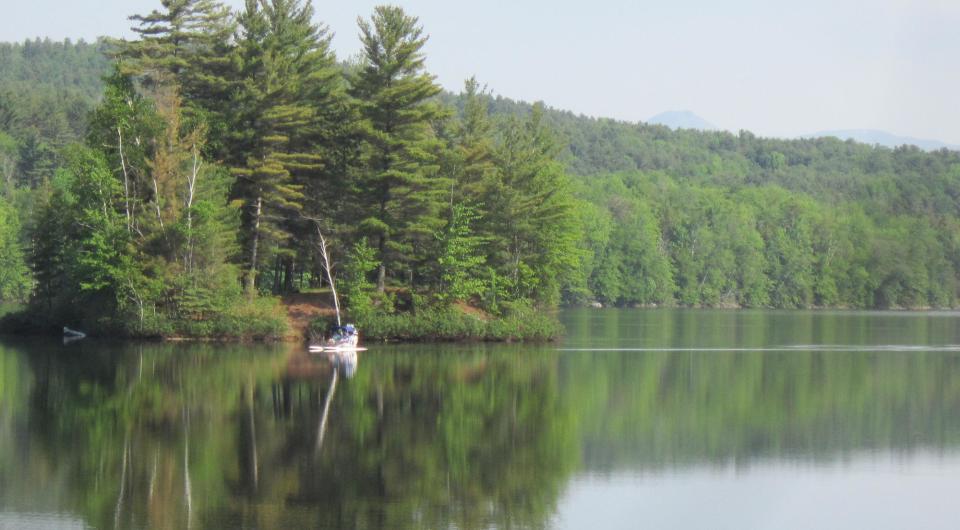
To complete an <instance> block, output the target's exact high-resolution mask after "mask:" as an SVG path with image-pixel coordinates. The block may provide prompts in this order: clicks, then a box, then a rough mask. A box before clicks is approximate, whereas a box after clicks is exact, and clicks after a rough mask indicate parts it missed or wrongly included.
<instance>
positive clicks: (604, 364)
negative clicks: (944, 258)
mask: <svg viewBox="0 0 960 530" xmlns="http://www.w3.org/2000/svg"><path fill="white" fill-rule="evenodd" d="M562 317H563V319H564V321H565V323H566V324H567V328H568V336H567V338H566V340H565V341H563V342H562V343H560V344H558V345H550V346H533V347H531V346H515V345H514V346H511V345H477V346H462V345H453V346H450V345H444V346H384V345H370V350H369V351H366V352H361V353H360V354H359V356H358V357H357V358H349V357H343V358H328V357H326V356H322V355H320V356H318V355H309V354H307V353H305V352H303V351H301V350H300V349H299V348H292V347H290V346H288V345H284V346H249V345H246V346H235V345H172V344H122V343H109V342H96V341H89V340H85V341H81V342H79V343H73V344H69V345H63V344H60V343H57V342H50V341H24V340H14V339H0V528H104V529H107V528H177V529H179V528H198V529H199V528H264V529H267V528H438V527H443V528H451V527H452V528H488V527H497V528H507V527H513V528H531V527H532V528H541V527H546V528H571V529H574V528H595V529H601V528H604V529H606V528H724V529H726V528H729V529H749V528H775V529H782V528H797V529H800V528H803V529H806V528H910V529H912V528H956V527H957V521H958V520H960V507H958V506H960V505H958V504H957V503H956V492H957V491H960V314H958V313H871V312H763V311H756V312H748V311H746V312H724V311H668V310H622V311H621V310H601V311H595V310H572V311H568V312H565V313H563V314H562Z"/></svg>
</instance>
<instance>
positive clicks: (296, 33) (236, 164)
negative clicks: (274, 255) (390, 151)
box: [228, 0, 346, 292]
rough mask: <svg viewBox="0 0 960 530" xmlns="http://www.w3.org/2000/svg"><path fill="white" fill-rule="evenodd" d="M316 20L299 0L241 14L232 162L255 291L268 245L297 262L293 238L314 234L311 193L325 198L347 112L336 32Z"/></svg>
mask: <svg viewBox="0 0 960 530" xmlns="http://www.w3.org/2000/svg"><path fill="white" fill-rule="evenodd" d="M312 18H313V7H312V5H311V3H310V2H309V1H307V2H300V1H299V0H271V1H269V2H268V1H266V0H260V1H256V0H248V1H247V3H246V9H245V11H244V12H243V13H242V14H241V15H240V25H241V31H242V34H241V36H240V38H239V54H240V58H241V63H242V67H241V79H242V83H241V85H240V90H239V91H238V94H237V96H236V99H235V103H234V105H233V106H234V107H235V108H236V109H237V112H236V113H235V114H234V117H233V119H232V120H231V124H232V129H233V130H234V131H236V132H235V134H234V136H233V137H232V138H231V142H230V148H229V156H228V160H229V161H230V162H231V163H232V164H233V171H234V174H235V175H237V176H238V177H239V178H238V180H237V185H236V187H235V190H234V194H235V196H236V197H238V198H239V199H240V200H241V201H242V202H243V204H244V215H243V220H244V234H245V247H246V249H247V252H246V262H247V271H248V272H247V280H246V285H247V289H248V290H249V291H251V292H252V290H253V288H254V284H255V281H256V276H257V273H258V271H259V269H260V268H261V266H262V264H263V263H264V262H266V260H264V259H263V254H264V249H266V248H268V247H267V243H273V244H274V246H275V248H276V249H277V250H278V252H279V253H280V256H281V258H282V259H285V260H290V259H292V257H293V256H294V255H295V254H296V250H295V248H293V245H292V243H291V242H290V236H291V235H292V234H293V233H296V232H297V231H300V233H301V234H304V233H306V231H307V230H312V228H311V227H310V226H309V225H306V223H304V222H303V209H304V203H305V200H306V192H307V191H312V192H313V195H312V196H313V197H317V196H319V194H320V191H319V190H318V188H319V185H318V182H317V181H318V180H319V177H320V176H321V172H322V171H323V169H324V166H325V163H326V161H327V159H328V158H330V156H329V154H330V152H331V151H332V150H333V149H334V147H335V145H334V144H335V139H336V137H337V134H336V132H335V131H336V130H337V129H338V128H339V127H342V125H341V124H340V122H341V121H342V119H343V115H344V112H345V111H346V105H345V96H344V92H343V87H342V81H341V78H340V74H339V70H338V68H337V66H336V59H335V57H334V55H333V52H332V51H331V50H330V35H329V34H328V31H327V29H326V28H325V27H319V26H316V25H314V24H313V22H312ZM288 277H289V275H288Z"/></svg>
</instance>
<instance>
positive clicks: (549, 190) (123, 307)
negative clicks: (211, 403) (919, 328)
mask: <svg viewBox="0 0 960 530" xmlns="http://www.w3.org/2000/svg"><path fill="white" fill-rule="evenodd" d="M133 19H134V21H135V22H136V23H137V27H135V28H134V30H135V31H137V32H138V33H139V35H140V38H139V39H137V40H133V41H108V40H102V41H99V42H98V43H96V44H83V43H78V44H76V45H74V44H70V43H50V42H38V41H33V42H27V43H24V44H22V45H4V47H3V48H2V49H0V52H2V53H0V59H2V60H3V61H5V62H4V64H5V65H7V64H9V65H11V66H10V68H6V67H5V68H4V72H5V74H4V76H5V77H0V94H6V95H5V96H2V97H0V170H3V171H4V173H3V174H4V182H5V183H6V188H5V192H4V197H5V199H3V200H4V201H5V202H6V203H7V207H8V208H9V209H12V211H15V212H17V213H18V215H17V216H14V217H19V218H18V219H17V221H16V223H17V224H18V225H19V227H20V228H18V227H17V225H15V224H13V223H5V224H4V226H3V227H2V230H0V231H2V232H4V234H6V235H2V237H0V245H2V246H3V248H4V249H6V250H0V252H2V253H3V256H5V257H4V258H3V259H5V260H6V261H9V262H11V263H14V262H17V263H21V266H20V267H19V268H16V267H10V268H7V269H6V271H19V272H17V273H16V274H7V275H6V276H5V277H3V278H0V282H5V284H6V285H8V286H7V287H3V289H5V290H4V291H2V294H3V296H4V297H5V298H11V297H23V296H24V293H30V292H32V300H33V306H34V307H37V308H43V313H44V314H56V315H60V314H61V313H62V314H63V315H62V316H63V317H64V318H63V320H65V321H66V320H70V319H71V318H72V319H74V320H76V319H79V318H81V317H87V318H88V319H89V318H91V315H92V318H93V319H94V320H96V321H98V322H108V323H110V325H117V324H118V323H120V324H122V327H128V328H131V329H130V331H133V332H137V333H174V332H181V333H195V334H197V333H198V334H211V333H230V332H231V330H233V331H236V330H237V329H239V328H242V327H244V326H245V325H246V324H244V322H250V321H258V322H273V324H270V325H268V326H266V327H265V328H261V329H260V330H259V331H258V333H273V332H277V331H278V329H279V324H277V322H278V320H279V317H278V313H277V308H276V307H273V306H271V304H269V303H268V301H261V302H258V304H259V305H258V304H249V303H247V302H246V301H247V300H249V299H250V298H251V297H253V296H255V295H257V294H280V293H284V292H290V291H296V290H301V289H306V288H311V287H317V286H320V285H321V284H322V282H323V276H324V274H323V266H322V259H320V256H319V251H318V249H319V244H318V243H319V236H320V234H323V235H325V236H326V239H327V242H328V244H329V247H330V249H331V252H332V254H333V260H334V266H335V271H334V272H335V274H336V275H337V277H338V283H340V284H341V291H342V294H343V295H344V297H345V299H346V302H347V305H348V307H349V309H350V310H351V312H352V313H353V316H354V318H357V319H359V320H361V321H363V320H364V319H367V320H368V321H371V319H373V318H374V317H376V315H381V316H383V315H388V314H395V313H399V314H406V313H409V311H410V310H413V311H414V312H415V311H418V310H421V309H430V310H431V311H433V310H435V309H438V308H439V310H440V313H442V312H443V311H444V310H445V309H444V308H448V307H450V306H451V305H453V304H456V303H461V302H462V303H468V304H471V305H474V306H479V307H481V308H483V309H485V310H486V311H488V312H489V313H492V314H506V313H517V312H518V311H519V312H520V313H524V312H525V311H527V310H528V309H529V308H531V307H551V306H555V305H557V304H559V303H571V304H579V303H584V302H587V301H590V300H600V301H601V302H604V303H606V304H613V305H651V304H657V305H677V304H679V305H687V306H724V307H735V306H747V307H809V306H841V307H878V308H888V307H911V308H916V307H947V306H954V305H955V304H956V297H957V277H958V271H960V240H958V237H960V236H958V234H960V232H958V231H957V228H958V226H957V225H958V223H957V214H958V211H960V202H958V201H960V154H958V153H956V152H951V151H946V150H943V151H939V152H934V153H924V152H922V151H920V150H918V149H915V148H909V147H904V148H898V149H895V150H890V149H885V148H877V147H870V146H865V145H862V144H856V143H853V142H841V141H839V140H836V139H830V138H827V139H815V140H772V139H761V138H757V137H755V136H754V135H752V134H750V133H748V132H741V133H739V134H736V135H735V134H731V133H727V132H698V131H688V130H680V131H672V130H670V129H668V128H666V127H662V126H652V125H645V124H629V123H623V122H617V121H613V120H606V119H592V118H586V117H583V116H575V115H573V114H572V113H569V112H561V111H556V110H552V109H548V108H545V107H544V106H543V105H541V104H536V105H528V104H525V103H518V102H514V101H511V100H509V99H506V98H502V97H494V96H492V95H490V94H489V93H488V92H486V90H485V89H484V88H482V87H481V85H480V84H479V83H477V82H476V81H475V80H469V81H467V83H466V84H465V87H464V90H463V91H462V92H461V93H460V94H459V95H452V94H449V93H446V92H443V91H442V90H441V89H440V87H439V86H438V85H437V84H436V83H435V81H434V78H433V77H432V76H431V75H430V74H429V73H428V71H427V69H426V66H425V59H426V58H425V57H424V55H423V52H422V47H423V45H424V43H425V41H426V35H425V33H424V31H423V28H422V27H421V26H420V25H419V22H418V21H417V19H416V18H415V17H412V16H410V15H408V14H406V13H404V12H403V11H402V10H401V9H398V8H393V7H378V8H377V9H376V10H375V12H374V13H373V14H372V16H371V17H369V18H368V19H361V20H359V23H360V37H361V41H362V42H361V44H362V49H363V52H362V54H361V56H360V57H359V58H358V59H357V60H354V61H348V62H343V61H340V60H338V59H337V57H335V55H334V53H333V51H332V50H331V48H330V33H329V32H328V29H327V28H326V27H325V26H322V25H318V24H317V23H315V22H314V21H313V20H314V13H313V8H312V6H311V5H310V3H309V2H303V1H294V0H271V1H250V2H247V4H246V5H245V7H244V9H242V10H240V11H238V12H232V11H230V10H229V9H228V8H226V7H225V6H223V5H221V4H219V3H216V2H210V1H200V0H181V1H179V2H174V3H169V4H164V7H162V8H161V9H160V10H158V11H154V12H151V13H149V14H146V15H142V16H135V17H133ZM102 52H106V53H108V54H109V56H110V58H111V63H112V64H113V67H112V73H109V74H108V75H107V76H106V78H105V80H104V81H102V82H101V83H103V84H101V85H99V86H103V87H104V88H103V89H102V95H100V96H98V98H97V99H96V100H94V99H93V98H94V96H93V94H94V93H95V91H92V90H91V87H93V86H95V82H94V81H92V79H94V78H95V77H96V76H92V75H91V72H97V73H98V75H99V73H100V72H102V71H104V70H107V71H111V70H110V68H111V67H110V66H109V65H108V64H107V63H106V62H105V60H104V59H102V57H103V56H102ZM30 54H33V55H32V56H30V58H29V60H27V59H26V58H27V57H28V55H30ZM96 57H100V59H97V58H96ZM101 60H102V61H104V62H98V61H101ZM56 65H61V66H59V67H58V66H56ZM84 65H86V66H84ZM61 69H73V70H74V73H72V74H70V75H66V74H63V73H62V72H61ZM44 79H47V81H42V80H44ZM28 82H29V83H34V84H36V85H38V86H39V87H41V88H42V90H36V91H34V92H36V94H42V93H43V91H44V90H49V91H51V93H55V94H59V96H57V97H59V98H60V99H56V98H55V99H52V100H49V101H41V100H37V101H33V100H32V99H31V98H33V97H35V96H33V95H31V93H30V91H28V90H21V89H13V90H9V89H5V88H2V87H8V86H10V87H15V86H17V84H18V83H20V84H22V83H28ZM44 83H45V84H44ZM43 87H46V88H43ZM70 94H74V95H76V100H74V99H71V98H72V97H73V96H69V95H70ZM36 97H39V96H36ZM4 98H6V99H4ZM17 98H20V99H17ZM32 101H33V102H32ZM94 105H96V108H95V109H93V110H92V111H88V109H90V108H92V107H93V106H94ZM43 108H47V109H48V112H46V113H44V112H41V111H39V110H38V109H43ZM5 116H6V118H5ZM51 116H61V118H51ZM76 116H82V118H81V119H77V118H75V117H76ZM48 118H49V119H52V120H53V121H54V122H56V123H55V124H50V123H46V122H45V121H44V120H46V119H48ZM4 120H6V121H4ZM57 124H59V125H57ZM57 131H61V132H57ZM31 138H32V139H31ZM78 140H79V141H78ZM37 142H42V143H44V144H45V145H46V147H44V148H43V149H40V150H39V152H42V153H45V154H44V155H43V156H37V155H33V154H31V153H34V152H38V150H37V148H36V144H37ZM72 144H76V145H72ZM10 205H12V206H10ZM0 206H3V205H2V204H0ZM18 230H19V232H18ZM18 233H19V234H20V235H19V237H18V236H17V234H18ZM18 241H19V243H18ZM18 253H19V254H18ZM18 256H25V257H26V261H27V263H29V264H30V268H31V269H32V273H31V274H27V273H26V272H25V271H27V269H26V268H25V266H22V263H23V257H18ZM6 271H5V272H6ZM21 273H22V274H21ZM13 276H16V278H15V281H14V279H11V278H12V277H13ZM11 285H15V286H17V287H10V286H11ZM11 293H12V294H11ZM267 300H269V298H267ZM77 308H83V314H79V311H78V309H77ZM251 308H258V309H255V310H254V309H251ZM251 311H252V313H251ZM271 314H272V315H273V317H270V315H271ZM432 314H437V313H436V312H434V313H432ZM223 315H230V316H229V317H223ZM67 317H69V318H67ZM221 317H223V318H221ZM224 319H226V320H224ZM275 324H276V325H275Z"/></svg>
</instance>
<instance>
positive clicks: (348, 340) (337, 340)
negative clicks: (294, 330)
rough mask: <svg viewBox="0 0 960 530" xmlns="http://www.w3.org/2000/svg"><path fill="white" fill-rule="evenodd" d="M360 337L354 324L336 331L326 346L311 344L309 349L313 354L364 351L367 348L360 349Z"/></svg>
mask: <svg viewBox="0 0 960 530" xmlns="http://www.w3.org/2000/svg"><path fill="white" fill-rule="evenodd" d="M359 343H360V335H359V334H358V333H357V328H356V327H354V325H353V324H347V325H346V326H343V327H341V328H337V329H336V330H335V331H334V334H333V337H331V338H330V339H329V340H327V342H326V343H325V344H311V345H310V346H308V349H309V350H310V351H312V352H321V351H326V352H337V351H364V350H366V348H360V347H359V346H358V345H359Z"/></svg>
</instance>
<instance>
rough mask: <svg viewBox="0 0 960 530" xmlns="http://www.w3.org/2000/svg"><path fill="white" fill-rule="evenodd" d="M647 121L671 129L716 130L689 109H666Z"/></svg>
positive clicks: (716, 128) (712, 125) (714, 126)
mask: <svg viewBox="0 0 960 530" xmlns="http://www.w3.org/2000/svg"><path fill="white" fill-rule="evenodd" d="M647 123H652V124H657V125H666V126H667V127H670V128H671V129H698V130H701V131H716V130H718V127H717V126H716V125H714V124H712V123H710V122H708V121H707V120H705V119H703V118H701V117H700V116H697V115H696V114H694V113H692V112H690V111H689V110H668V111H667V112H661V113H660V114H657V115H656V116H654V117H652V118H650V119H649V120H647Z"/></svg>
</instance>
